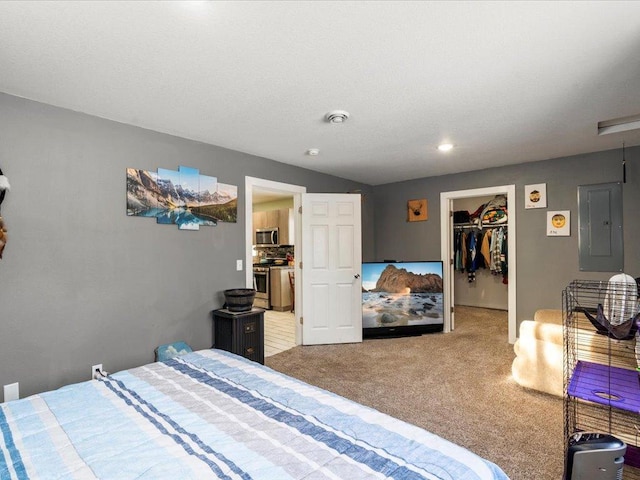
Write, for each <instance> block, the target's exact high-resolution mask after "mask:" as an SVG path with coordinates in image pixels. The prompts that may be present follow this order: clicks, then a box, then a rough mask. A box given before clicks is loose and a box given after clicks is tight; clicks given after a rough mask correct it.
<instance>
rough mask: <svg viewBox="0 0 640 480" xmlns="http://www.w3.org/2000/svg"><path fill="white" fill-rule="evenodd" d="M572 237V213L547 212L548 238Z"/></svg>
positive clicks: (562, 211)
mask: <svg viewBox="0 0 640 480" xmlns="http://www.w3.org/2000/svg"><path fill="white" fill-rule="evenodd" d="M570 235H571V211H570V210H558V211H555V212H547V237H568V236H570Z"/></svg>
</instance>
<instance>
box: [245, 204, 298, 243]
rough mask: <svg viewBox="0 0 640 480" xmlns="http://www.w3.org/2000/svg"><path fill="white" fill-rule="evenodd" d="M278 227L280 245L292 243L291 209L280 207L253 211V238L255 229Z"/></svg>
mask: <svg viewBox="0 0 640 480" xmlns="http://www.w3.org/2000/svg"><path fill="white" fill-rule="evenodd" d="M274 227H277V228H278V235H279V237H278V238H279V240H278V243H279V244H280V245H293V243H294V242H293V240H294V230H293V209H292V208H281V209H278V210H268V211H264V212H253V232H254V235H253V238H255V231H256V230H259V229H261V228H274Z"/></svg>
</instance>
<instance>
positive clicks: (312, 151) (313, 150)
mask: <svg viewBox="0 0 640 480" xmlns="http://www.w3.org/2000/svg"><path fill="white" fill-rule="evenodd" d="M319 153H320V150H318V149H317V148H310V149H309V150H307V151H306V154H307V155H310V156H312V157H315V156H316V155H318V154H319Z"/></svg>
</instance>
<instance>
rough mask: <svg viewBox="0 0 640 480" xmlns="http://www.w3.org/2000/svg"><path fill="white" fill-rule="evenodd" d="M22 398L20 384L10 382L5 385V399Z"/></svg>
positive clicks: (7, 400) (8, 400)
mask: <svg viewBox="0 0 640 480" xmlns="http://www.w3.org/2000/svg"><path fill="white" fill-rule="evenodd" d="M19 398H20V384H19V383H18V382H16V383H10V384H9V385H5V386H4V401H5V402H10V401H11V400H18V399H19Z"/></svg>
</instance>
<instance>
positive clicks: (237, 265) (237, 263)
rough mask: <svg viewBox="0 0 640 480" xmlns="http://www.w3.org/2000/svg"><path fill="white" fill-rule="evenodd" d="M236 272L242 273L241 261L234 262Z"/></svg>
mask: <svg viewBox="0 0 640 480" xmlns="http://www.w3.org/2000/svg"><path fill="white" fill-rule="evenodd" d="M236 270H237V271H239V272H241V271H242V260H236Z"/></svg>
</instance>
